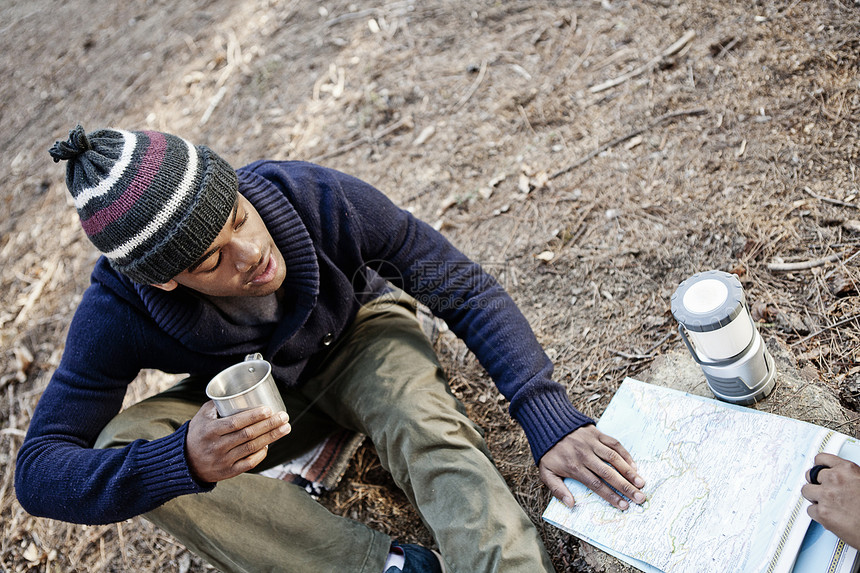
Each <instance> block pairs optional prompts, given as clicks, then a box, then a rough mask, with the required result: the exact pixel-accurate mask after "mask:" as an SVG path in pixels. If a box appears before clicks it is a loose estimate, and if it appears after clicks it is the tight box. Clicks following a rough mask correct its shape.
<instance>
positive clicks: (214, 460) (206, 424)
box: [185, 400, 291, 483]
mask: <svg viewBox="0 0 860 573" xmlns="http://www.w3.org/2000/svg"><path fill="white" fill-rule="evenodd" d="M290 429H291V428H290V424H289V416H287V413H286V412H276V413H275V414H274V415H273V414H272V412H271V410H270V409H269V408H267V407H260V408H254V409H252V410H245V411H244V412H239V413H238V414H234V415H232V416H228V417H226V418H219V417H218V412H217V411H216V410H215V404H214V403H213V402H212V401H211V400H210V401H209V402H206V403H205V404H203V406H202V407H201V408H200V410H199V411H198V412H197V414H195V415H194V417H193V418H191V422H190V423H189V425H188V435H187V437H186V439H185V455H186V457H187V458H188V466H189V468H191V473H192V474H193V475H194V477H196V478H197V479H198V480H200V481H203V482H209V483H213V482H217V481H221V480H225V479H228V478H231V477H235V476H237V475H239V474H242V473H245V472H247V471H249V470H251V469H253V468H255V467H256V466H257V464H259V463H260V462H262V461H263V460H264V459H265V458H266V454H267V453H268V446H269V444H271V443H272V442H274V441H275V440H277V439H279V438H282V437H284V436H286V435H287V434H289V433H290Z"/></svg>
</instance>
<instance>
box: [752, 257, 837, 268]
mask: <svg viewBox="0 0 860 573" xmlns="http://www.w3.org/2000/svg"><path fill="white" fill-rule="evenodd" d="M842 255H843V253H836V254H835V255H830V256H829V257H823V258H820V259H813V260H810V261H797V262H795V263H768V264H767V269H768V270H769V271H805V270H808V269H814V268H815V267H820V266H822V265H826V264H827V263H832V262H834V261H838V260H839V259H840V258H842Z"/></svg>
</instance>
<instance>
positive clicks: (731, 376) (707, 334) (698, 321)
mask: <svg viewBox="0 0 860 573" xmlns="http://www.w3.org/2000/svg"><path fill="white" fill-rule="evenodd" d="M672 315H673V316H674V317H675V320H677V321H678V332H680V334H681V338H682V339H683V340H684V344H686V345H687V349H688V350H689V351H690V354H692V355H693V359H694V360H695V361H696V362H698V363H699V366H701V367H702V372H704V374H705V379H706V380H707V382H708V387H709V388H710V389H711V392H713V393H714V396H716V397H717V398H719V399H721V400H725V401H726V402H732V403H734V404H741V405H749V404H753V403H755V402H758V401H759V400H762V399H763V398H765V397H766V396H767V395H768V394H770V392H771V390H773V388H774V386H775V384H776V369H775V367H774V361H773V357H771V355H770V352H768V350H767V347H766V346H765V345H764V341H763V340H762V337H761V334H759V332H758V330H757V329H756V326H755V323H754V322H753V319H752V316H750V313H749V310H748V309H747V304H746V298H745V297H744V291H743V287H741V282H740V281H739V280H738V278H737V277H736V276H735V275H733V274H729V273H725V272H722V271H706V272H703V273H696V274H694V275H693V276H692V277H690V278H688V279H687V280H685V281H684V282H682V283H681V285H680V286H679V287H678V290H676V291H675V293H674V294H673V295H672Z"/></svg>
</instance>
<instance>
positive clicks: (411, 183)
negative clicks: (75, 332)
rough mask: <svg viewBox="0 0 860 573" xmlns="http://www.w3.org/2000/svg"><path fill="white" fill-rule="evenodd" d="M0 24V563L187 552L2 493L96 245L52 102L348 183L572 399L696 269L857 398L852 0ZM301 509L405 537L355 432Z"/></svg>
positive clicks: (517, 0) (457, 360)
mask: <svg viewBox="0 0 860 573" xmlns="http://www.w3.org/2000/svg"><path fill="white" fill-rule="evenodd" d="M0 29H2V34H0V47H2V54H3V55H2V57H0V71H2V77H3V81H2V83H0V98H2V100H0V101H2V107H0V119H2V123H3V125H4V126H5V127H4V129H3V131H2V134H0V146H2V147H0V172H2V173H3V182H2V187H0V190H2V191H0V193H2V194H0V198H2V205H0V207H2V215H0V346H2V352H0V427H2V429H0V467H2V469H0V472H2V475H0V528H2V538H0V568H2V570H3V571H4V572H5V571H28V570H33V571H81V572H85V571H86V572H89V571H130V570H134V571H144V572H146V571H181V572H185V571H205V570H208V569H209V567H208V566H207V565H206V564H204V563H203V562H201V561H200V560H199V559H198V558H197V557H195V556H192V555H190V554H189V553H188V552H187V551H186V550H185V549H184V548H183V547H182V546H180V545H179V544H177V543H176V542H175V541H174V540H173V539H172V538H171V537H170V536H169V535H167V534H165V533H164V532H161V531H159V530H157V529H156V528H155V527H153V526H151V525H150V524H148V523H147V522H145V521H143V520H141V519H132V520H129V521H126V522H123V523H120V524H113V525H109V526H92V527H84V526H73V525H68V524H64V523H60V522H55V521H52V520H46V519H36V518H33V517H31V516H29V515H27V514H26V513H25V512H24V511H23V510H22V509H21V507H20V506H19V505H18V503H17V501H16V500H15V496H14V490H13V486H12V483H13V471H14V458H15V454H16V452H17V449H18V447H19V446H20V444H21V441H22V439H23V436H24V432H25V431H26V428H27V425H28V422H29V420H30V416H31V413H32V411H33V407H34V406H35V404H36V402H37V401H38V399H39V396H40V394H41V392H42V391H43V390H44V388H45V386H46V385H47V383H48V381H49V379H50V375H51V372H52V370H53V368H54V367H55V366H56V365H57V363H58V361H59V357H60V355H61V353H62V349H63V345H64V334H65V330H66V328H67V326H68V323H69V321H70V318H71V316H72V313H73V311H74V308H75V305H76V303H77V302H78V301H79V300H80V297H81V294H82V292H83V290H84V289H85V288H86V285H87V283H88V279H89V270H90V268H91V266H92V264H93V262H94V260H95V258H96V255H97V254H96V252H95V251H94V249H93V247H91V246H90V244H89V242H88V241H87V240H86V238H85V236H84V234H83V232H82V231H81V229H80V225H79V223H78V221H77V217H76V214H75V212H74V209H73V208H72V207H71V203H70V200H69V198H68V193H67V192H66V189H65V186H64V184H63V170H62V168H61V166H57V165H54V164H53V163H52V162H51V160H50V157H49V156H48V154H47V149H48V148H49V147H50V145H51V144H52V143H53V142H54V141H55V140H57V139H65V137H66V135H67V132H68V130H69V129H71V128H72V127H74V125H75V124H76V123H78V122H80V123H81V124H83V125H84V127H85V128H86V129H87V130H93V129H96V128H98V127H106V126H114V127H123V128H127V129H144V128H154V129H159V130H163V131H169V132H172V133H177V134H179V135H182V136H184V137H186V138H187V139H190V140H192V141H195V142H197V143H205V144H207V145H209V146H210V147H212V148H214V149H215V150H217V151H218V152H219V154H221V155H222V156H223V157H224V158H225V159H227V160H228V161H230V162H231V163H232V164H233V165H234V166H239V165H242V164H245V163H247V162H250V161H252V160H255V159H258V158H262V157H269V158H277V159H306V160H311V161H315V162H318V163H321V164H324V165H327V166H330V167H334V168H337V169H340V170H343V171H346V172H348V173H350V174H352V175H355V176H357V177H359V178H361V179H363V180H365V181H368V182H370V183H372V184H374V185H375V186H377V187H378V188H379V189H381V190H383V191H384V192H386V193H387V194H388V195H389V196H390V197H391V198H392V199H394V200H395V201H396V202H397V203H398V204H400V205H401V206H403V207H404V208H407V209H409V210H411V211H413V212H414V213H415V214H416V215H418V216H419V217H421V218H423V219H425V220H427V221H429V222H431V223H433V224H435V225H436V226H437V227H438V228H439V229H441V230H442V232H443V233H445V234H446V235H447V236H448V237H449V238H451V239H452V240H453V241H454V242H455V244H457V245H458V246H459V247H460V248H461V249H462V250H463V251H465V252H466V253H467V254H469V255H470V256H472V257H473V258H474V259H475V260H477V261H479V262H481V263H483V264H484V265H485V267H486V268H487V269H488V270H490V271H491V272H493V274H495V275H496V276H497V277H498V278H499V280H500V281H501V282H502V283H503V284H504V285H505V286H506V287H507V288H508V289H509V291H510V292H511V294H512V295H513V297H514V299H515V300H516V301H517V302H518V303H519V304H520V305H521V307H522V309H523V311H524V313H525V314H526V316H527V317H528V318H529V320H530V321H531V324H532V325H533V327H534V330H535V332H536V334H537V336H538V338H539V339H540V340H541V342H542V343H543V344H544V346H545V348H546V349H547V352H548V353H549V355H550V357H551V358H553V360H554V361H555V363H556V373H555V378H556V379H557V380H558V381H559V382H561V383H562V384H564V385H565V386H566V387H567V388H568V389H569V394H570V397H571V399H572V400H573V402H574V404H575V405H576V406H577V407H579V408H580V409H581V410H583V411H584V412H586V413H588V414H590V415H592V416H595V417H596V416H599V415H600V413H601V412H602V410H603V408H605V406H606V404H607V403H608V401H609V399H610V398H611V396H612V393H613V391H614V389H615V388H617V386H618V384H619V383H620V382H621V380H622V379H623V378H624V377H625V376H627V375H636V374H637V373H639V372H642V371H643V369H645V368H647V367H648V365H649V364H650V363H651V361H652V360H653V359H654V358H655V357H656V356H658V355H660V354H661V353H664V352H666V351H668V350H670V349H677V348H679V347H680V346H681V344H682V343H681V342H680V340H679V339H678V337H677V334H676V324H675V323H674V321H673V319H672V316H671V314H670V310H669V309H670V304H669V298H670V296H671V294H672V292H673V291H674V290H675V288H676V287H677V285H678V284H679V283H680V282H681V281H682V280H684V279H685V278H687V277H688V276H690V275H691V274H693V273H695V272H698V271H703V270H707V269H721V270H725V271H730V272H735V273H737V274H738V275H739V276H740V278H741V280H742V282H743V284H744V287H745V290H746V294H747V297H748V300H749V302H750V306H751V308H752V311H753V314H754V315H755V318H756V320H757V321H759V326H760V329H761V331H762V332H763V333H764V335H765V336H766V337H776V338H778V339H779V340H781V341H783V342H784V343H785V344H787V345H788V346H789V348H790V349H791V351H792V352H793V353H794V356H795V358H796V359H797V360H798V363H799V364H800V366H801V367H803V368H804V369H805V371H806V372H810V373H811V376H812V378H813V380H814V382H815V383H816V384H819V385H821V386H822V387H823V388H825V389H827V390H828V391H830V392H832V393H833V394H835V395H837V396H838V397H839V398H840V400H842V403H843V404H844V405H845V406H846V407H848V408H850V409H851V410H852V411H854V412H860V374H859V373H860V344H858V338H860V337H858V332H859V331H858V326H860V294H858V285H860V257H858V256H857V253H858V252H859V251H858V249H860V210H858V209H860V198H858V194H860V191H858V189H860V182H858V179H860V173H858V168H860V137H858V135H860V128H858V125H860V3H858V2H852V1H851V0H822V1H820V2H807V1H801V0H794V1H769V0H761V1H752V2H735V1H726V2H705V1H702V0H680V1H678V2H670V1H668V0H644V1H640V0H602V1H597V0H588V1H579V2H550V1H536V0H528V1H526V0H506V1H504V2H502V1H496V0H472V1H470V2H456V1H453V0H425V1H421V2H419V1H416V0H403V1H393V2H389V3H384V4H383V3H373V2H367V1H364V0H350V1H346V0H328V1H326V2H320V3H311V2H300V1H298V0H284V1H279V0H245V1H243V2H233V1H227V0H200V1H196V2H193V1H178V2H167V1H165V0H153V1H137V0H133V1H130V2H112V3H107V2H88V1H83V0H70V1H67V2H62V3H55V2H49V1H48V0H26V1H25V0H7V1H5V2H3V3H2V4H0ZM438 349H439V353H440V355H441V356H442V359H443V363H444V365H445V367H446V369H447V371H448V374H449V376H450V379H451V384H452V387H453V388H454V390H455V392H456V393H457V394H458V395H459V396H460V397H461V398H462V399H463V400H464V401H465V402H466V403H467V405H468V407H469V409H470V413H471V415H472V416H473V418H474V419H475V420H476V421H478V422H479V423H480V424H481V425H482V426H483V427H484V428H485V429H486V431H487V437H488V441H489V443H490V446H491V449H492V451H493V454H494V456H495V457H496V459H497V462H498V465H499V467H500V469H501V471H502V473H503V474H504V476H505V478H506V479H507V480H508V482H509V483H510V486H511V488H512V490H513V491H514V492H515V494H516V496H517V498H518V499H519V500H520V502H521V503H522V504H523V506H524V507H526V509H527V510H528V512H529V514H530V515H531V517H532V518H533V519H534V521H535V522H536V523H537V524H538V527H539V528H540V531H541V534H542V535H543V537H544V540H545V542H546V544H547V546H548V548H549V550H550V552H551V554H552V555H553V558H554V560H555V564H556V566H557V568H558V570H559V571H584V572H590V571H591V569H590V567H589V565H587V564H586V563H585V561H584V560H583V559H582V556H581V555H579V552H578V545H577V544H576V543H573V542H572V541H571V538H570V537H569V536H567V535H566V534H563V533H561V532H559V531H558V530H556V529H554V528H553V527H551V526H548V525H546V524H543V523H541V521H540V514H541V512H542V510H543V508H544V507H545V506H546V503H547V501H548V493H547V491H546V489H545V488H544V487H543V486H542V485H541V483H540V480H539V479H538V475H537V471H536V469H535V467H534V465H533V463H532V461H531V458H530V454H529V451H528V446H527V444H526V442H525V440H524V438H523V436H522V433H521V431H520V430H519V428H518V427H517V426H516V424H515V423H513V422H512V421H511V420H510V418H509V417H508V416H507V413H506V403H505V401H504V400H502V399H499V398H498V396H497V394H496V393H495V391H494V388H493V386H492V383H491V381H490V380H489V378H488V377H487V375H486V374H485V373H484V372H483V371H482V370H481V369H480V367H479V366H478V365H477V363H476V361H475V360H474V358H473V356H472V355H471V354H470V353H468V352H467V351H466V350H465V347H464V346H463V345H462V344H461V343H459V342H458V341H456V340H452V339H451V338H449V337H444V336H443V337H442V338H441V339H440V340H439V342H438ZM165 383H167V381H165V380H164V379H162V378H159V377H157V376H149V377H145V378H143V379H141V380H140V381H138V382H136V383H135V385H134V386H133V387H132V388H131V390H130V392H129V396H128V400H129V401H132V400H137V399H139V398H141V397H143V396H146V395H149V394H152V393H153V392H155V391H156V390H157V389H158V388H160V387H161V386H162V385H163V384H165ZM475 495H480V493H479V492H476V494H475ZM323 503H325V504H326V505H327V506H328V507H330V508H331V509H332V510H333V511H335V512H337V513H340V514H342V515H347V516H350V517H354V518H357V519H360V520H362V521H364V522H366V523H368V524H370V525H372V526H374V527H377V528H379V529H381V530H383V531H386V532H388V533H390V534H391V535H394V536H397V537H399V538H402V539H405V540H407V541H417V542H421V543H427V544H432V540H431V539H430V536H429V534H428V533H427V531H426V529H425V528H424V527H423V526H422V525H421V523H420V520H419V519H418V517H417V514H416V513H415V512H414V511H413V510H412V509H411V508H410V507H409V505H408V503H407V501H406V499H405V497H404V496H403V495H402V494H400V493H399V492H398V491H396V490H395V489H394V488H393V485H392V482H391V481H390V479H389V478H388V477H387V475H385V472H384V471H383V470H382V469H381V468H380V466H379V463H378V461H377V460H376V457H375V454H374V452H373V449H372V446H370V445H365V446H364V447H362V449H361V450H360V451H359V452H358V454H357V456H356V459H355V460H354V463H353V464H352V466H351V468H350V470H349V473H348V475H347V476H346V478H345V479H344V482H343V483H342V484H341V486H340V487H339V488H338V490H336V491H335V492H333V493H332V494H330V495H329V496H328V497H326V498H325V499H324V500H323Z"/></svg>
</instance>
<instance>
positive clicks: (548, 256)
mask: <svg viewBox="0 0 860 573" xmlns="http://www.w3.org/2000/svg"><path fill="white" fill-rule="evenodd" d="M535 258H536V259H538V260H540V261H544V262H549V261H551V260H553V259H554V258H555V253H553V252H552V251H544V252H542V253H540V254H538V255H535Z"/></svg>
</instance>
